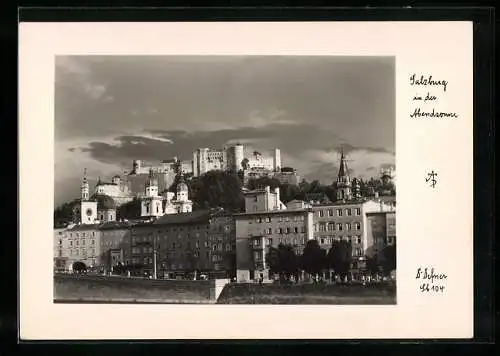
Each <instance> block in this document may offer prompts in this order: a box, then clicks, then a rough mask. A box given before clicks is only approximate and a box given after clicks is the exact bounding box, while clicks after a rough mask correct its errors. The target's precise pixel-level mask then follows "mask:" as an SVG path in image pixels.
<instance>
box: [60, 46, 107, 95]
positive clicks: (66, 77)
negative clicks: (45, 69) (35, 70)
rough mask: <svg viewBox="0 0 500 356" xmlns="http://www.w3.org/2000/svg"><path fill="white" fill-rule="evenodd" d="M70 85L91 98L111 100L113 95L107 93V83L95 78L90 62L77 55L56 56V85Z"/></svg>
mask: <svg viewBox="0 0 500 356" xmlns="http://www.w3.org/2000/svg"><path fill="white" fill-rule="evenodd" d="M57 84H58V85H62V86H66V87H71V88H72V89H73V90H74V92H75V91H76V92H80V93H81V94H83V95H85V96H86V97H87V98H88V99H91V100H102V101H103V102H107V103H110V102H113V101H114V97H113V96H112V95H109V94H108V95H106V94H107V85H105V84H104V83H102V82H100V81H99V80H97V79H96V78H95V76H94V75H93V72H92V70H91V67H90V63H89V62H87V61H84V60H81V59H80V58H79V57H78V56H57V57H56V85H57Z"/></svg>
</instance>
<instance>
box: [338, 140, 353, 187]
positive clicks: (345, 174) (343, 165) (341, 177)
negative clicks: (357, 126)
mask: <svg viewBox="0 0 500 356" xmlns="http://www.w3.org/2000/svg"><path fill="white" fill-rule="evenodd" d="M337 182H339V183H343V184H350V182H351V179H350V177H349V169H348V168H347V159H346V156H345V154H344V146H341V147H340V168H339V174H338V176H337Z"/></svg>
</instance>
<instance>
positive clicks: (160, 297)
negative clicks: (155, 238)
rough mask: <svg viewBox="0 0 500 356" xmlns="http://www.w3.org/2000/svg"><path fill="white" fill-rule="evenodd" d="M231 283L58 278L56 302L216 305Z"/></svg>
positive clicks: (56, 279)
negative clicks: (227, 285)
mask: <svg viewBox="0 0 500 356" xmlns="http://www.w3.org/2000/svg"><path fill="white" fill-rule="evenodd" d="M228 282H229V281H228V280H224V279H223V280H207V281H190V280H161V279H159V280H149V279H142V278H126V277H115V276H113V277H105V276H75V275H56V276H54V301H55V302H58V301H61V302H71V301H73V302H97V301H99V302H131V303H197V304H198V303H215V302H216V300H217V298H218V296H219V294H220V293H221V292H222V289H223V288H224V286H225V285H226V284H227V283H228Z"/></svg>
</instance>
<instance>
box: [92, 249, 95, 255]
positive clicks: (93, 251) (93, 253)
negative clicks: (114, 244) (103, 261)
mask: <svg viewBox="0 0 500 356" xmlns="http://www.w3.org/2000/svg"><path fill="white" fill-rule="evenodd" d="M94 255H95V248H93V249H92V256H94Z"/></svg>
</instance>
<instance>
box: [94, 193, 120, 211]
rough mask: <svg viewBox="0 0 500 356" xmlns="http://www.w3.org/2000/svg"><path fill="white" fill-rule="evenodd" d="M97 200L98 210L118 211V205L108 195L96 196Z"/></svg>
mask: <svg viewBox="0 0 500 356" xmlns="http://www.w3.org/2000/svg"><path fill="white" fill-rule="evenodd" d="M95 200H96V201H97V209H98V210H113V209H116V203H115V201H114V200H113V198H111V197H110V196H108V195H96V196H95Z"/></svg>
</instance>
